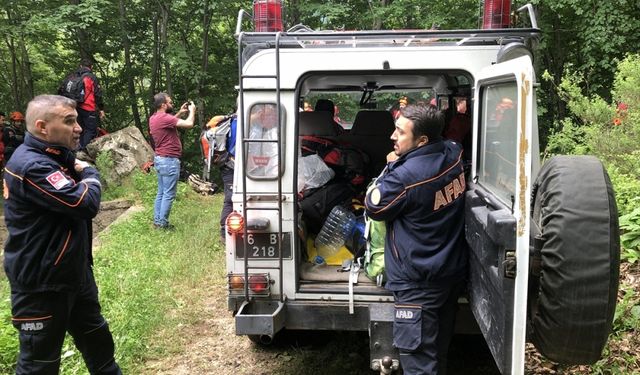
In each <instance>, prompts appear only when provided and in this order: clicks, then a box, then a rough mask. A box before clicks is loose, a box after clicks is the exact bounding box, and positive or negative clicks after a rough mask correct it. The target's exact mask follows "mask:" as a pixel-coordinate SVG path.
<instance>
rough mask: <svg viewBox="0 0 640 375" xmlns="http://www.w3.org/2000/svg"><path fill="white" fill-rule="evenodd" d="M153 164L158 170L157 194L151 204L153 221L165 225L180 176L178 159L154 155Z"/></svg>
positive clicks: (167, 221)
mask: <svg viewBox="0 0 640 375" xmlns="http://www.w3.org/2000/svg"><path fill="white" fill-rule="evenodd" d="M153 165H154V167H155V168H156V171H157V172H158V194H157V195H156V202H155V204H154V206H153V223H154V224H156V225H158V226H161V227H166V226H167V225H169V213H171V206H172V205H173V201H174V200H175V199H176V190H177V189H178V177H180V159H178V158H172V157H165V156H155V157H154V158H153Z"/></svg>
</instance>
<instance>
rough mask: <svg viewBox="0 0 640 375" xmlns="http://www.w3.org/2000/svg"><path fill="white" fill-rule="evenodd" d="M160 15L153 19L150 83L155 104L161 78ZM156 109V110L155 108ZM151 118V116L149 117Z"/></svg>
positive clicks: (150, 97)
mask: <svg viewBox="0 0 640 375" xmlns="http://www.w3.org/2000/svg"><path fill="white" fill-rule="evenodd" d="M158 22H159V15H158V14H157V13H156V14H155V16H154V17H153V22H152V25H153V57H152V59H151V82H150V83H149V99H150V102H151V103H153V96H154V95H155V94H156V93H157V92H158V91H159V90H158V79H159V76H160V43H159V39H160V33H159V31H158ZM154 109H155V108H154ZM147 117H149V116H147Z"/></svg>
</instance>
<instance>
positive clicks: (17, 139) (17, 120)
mask: <svg viewBox="0 0 640 375" xmlns="http://www.w3.org/2000/svg"><path fill="white" fill-rule="evenodd" d="M23 141H24V116H23V115H22V113H20V112H18V111H15V112H11V114H10V115H9V126H5V127H4V129H3V130H2V143H4V161H5V163H6V162H7V161H9V158H10V157H11V155H13V152H14V151H15V150H16V148H18V146H20V145H21V144H22V142H23Z"/></svg>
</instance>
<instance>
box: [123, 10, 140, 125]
mask: <svg viewBox="0 0 640 375" xmlns="http://www.w3.org/2000/svg"><path fill="white" fill-rule="evenodd" d="M118 11H119V13H120V31H121V32H122V46H123V47H124V75H125V79H126V80H127V89H128V91H129V103H130V105H131V114H132V115H133V120H134V121H135V124H136V127H137V128H138V129H140V131H142V123H141V121H140V113H139V112H138V96H137V95H136V88H135V85H134V82H133V73H132V72H131V43H130V42H129V36H128V35H127V10H126V8H125V4H124V0H118Z"/></svg>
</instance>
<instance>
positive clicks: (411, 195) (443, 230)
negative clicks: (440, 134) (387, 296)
mask: <svg viewBox="0 0 640 375" xmlns="http://www.w3.org/2000/svg"><path fill="white" fill-rule="evenodd" d="M461 156H462V149H461V147H460V145H459V144H457V143H454V142H451V141H442V140H438V141H435V142H433V143H429V144H427V145H425V146H422V147H418V148H416V149H414V150H411V151H409V152H407V153H406V154H404V155H402V156H401V157H400V158H399V159H398V160H396V161H395V162H392V163H390V164H389V165H388V166H387V170H386V172H385V173H383V175H382V176H380V177H379V178H378V180H377V181H376V186H375V188H374V189H373V190H376V189H377V192H375V191H373V190H371V191H370V192H369V193H368V194H367V197H366V200H365V206H366V211H367V214H368V215H369V217H371V218H372V219H374V220H384V221H385V222H386V224H387V236H386V240H385V256H384V262H385V272H386V274H387V284H386V288H387V289H389V290H393V291H397V290H407V289H414V288H420V287H423V286H428V285H431V286H433V285H438V284H440V285H443V284H444V283H449V282H454V281H458V280H461V279H463V278H464V277H465V274H466V268H467V267H466V266H467V250H466V246H465V242H464V241H465V240H464V236H463V230H464V190H465V179H464V170H463V166H462V161H461Z"/></svg>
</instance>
